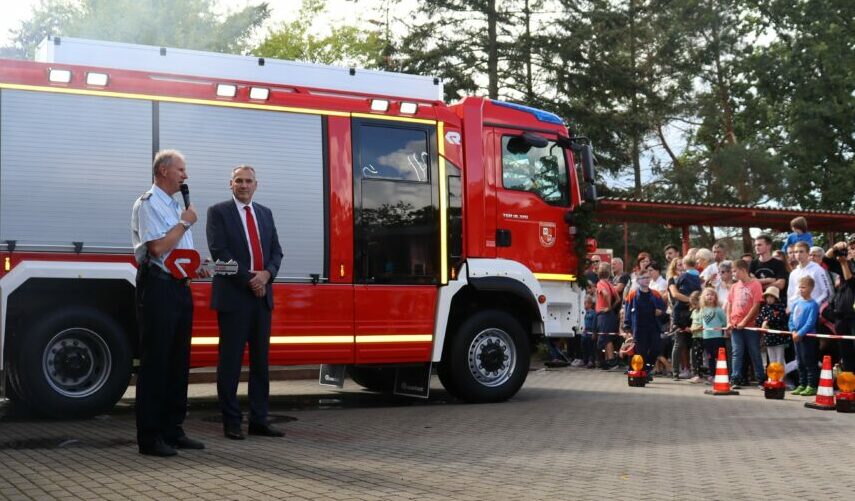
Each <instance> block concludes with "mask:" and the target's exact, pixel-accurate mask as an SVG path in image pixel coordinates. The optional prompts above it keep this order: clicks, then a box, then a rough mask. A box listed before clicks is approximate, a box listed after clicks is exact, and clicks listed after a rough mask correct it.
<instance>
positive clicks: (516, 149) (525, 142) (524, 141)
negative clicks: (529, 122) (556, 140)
mask: <svg viewBox="0 0 855 501" xmlns="http://www.w3.org/2000/svg"><path fill="white" fill-rule="evenodd" d="M548 145H549V141H547V140H546V138H545V137H543V136H538V135H537V134H532V133H531V132H523V133H522V135H520V136H514V137H512V138H511V140H510V141H508V151H509V152H511V153H528V152H529V150H531V148H532V147H534V148H546V147H547V146H548Z"/></svg>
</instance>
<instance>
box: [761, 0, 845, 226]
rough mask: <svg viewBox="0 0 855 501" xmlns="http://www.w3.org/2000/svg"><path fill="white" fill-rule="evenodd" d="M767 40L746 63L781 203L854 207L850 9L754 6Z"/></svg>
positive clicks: (822, 1)
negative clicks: (781, 180)
mask: <svg viewBox="0 0 855 501" xmlns="http://www.w3.org/2000/svg"><path fill="white" fill-rule="evenodd" d="M756 4H757V8H758V9H759V11H760V14H761V16H759V18H760V19H762V20H763V25H762V27H763V28H765V29H767V30H770V31H771V33H772V34H773V37H772V42H771V43H769V44H768V45H767V46H761V47H759V48H758V49H757V50H756V52H755V54H754V57H753V58H752V60H751V62H752V71H751V74H752V76H753V79H754V81H755V82H756V88H757V93H758V95H759V96H760V97H761V98H762V99H763V100H764V102H765V103H766V104H767V110H768V112H767V113H765V114H760V115H758V119H760V120H762V123H763V124H764V125H765V126H766V131H767V134H766V141H767V147H768V148H769V149H770V150H772V151H775V152H776V153H777V154H778V158H779V160H780V163H779V164H780V166H781V168H780V170H781V171H783V173H785V175H786V179H787V181H788V190H787V192H786V195H785V196H784V197H783V200H784V203H791V204H797V205H799V206H801V207H804V208H811V209H832V210H852V209H855V197H853V193H855V121H853V119H852V117H853V116H855V91H853V89H855V21H853V20H855V3H853V2H851V1H847V0H807V1H803V2H787V1H781V0H773V1H763V2H760V1H758V2H756Z"/></svg>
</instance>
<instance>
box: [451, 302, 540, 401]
mask: <svg viewBox="0 0 855 501" xmlns="http://www.w3.org/2000/svg"><path fill="white" fill-rule="evenodd" d="M448 348H449V349H448V351H447V352H446V357H445V358H446V360H443V369H442V371H438V372H439V374H440V375H441V376H440V378H441V379H440V380H441V381H442V380H443V379H445V380H447V382H446V381H443V385H444V386H445V387H446V389H447V390H448V391H449V393H451V394H452V395H454V396H456V397H457V398H460V399H461V400H465V401H467V402H473V403H485V402H501V401H504V400H507V399H509V398H511V397H512V396H514V395H515V394H516V393H517V391H519V389H520V387H522V385H523V383H524V382H525V378H526V377H527V376H528V366H529V358H530V354H529V341H528V336H527V335H526V333H525V331H524V330H523V328H522V326H520V324H519V322H518V321H517V320H516V319H515V318H514V317H512V316H511V315H509V314H507V313H505V312H503V311H499V310H485V311H480V312H478V313H476V314H474V315H473V316H472V317H470V318H469V319H467V320H466V321H464V322H463V323H462V324H461V325H460V328H459V329H458V330H457V332H456V333H455V335H454V337H453V338H452V339H451V344H450V345H449V347H448ZM443 372H446V374H445V376H442V373H443Z"/></svg>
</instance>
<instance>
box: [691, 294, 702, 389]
mask: <svg viewBox="0 0 855 501" xmlns="http://www.w3.org/2000/svg"><path fill="white" fill-rule="evenodd" d="M689 307H690V308H691V309H692V325H691V327H690V328H689V329H690V330H691V331H692V351H691V355H692V375H693V377H692V379H690V380H689V382H690V383H694V384H698V383H702V382H703V381H704V380H703V379H701V365H702V364H703V358H704V348H703V342H702V339H703V337H702V336H703V333H702V332H701V331H703V322H702V320H701V291H695V292H693V293H691V294H690V295H689Z"/></svg>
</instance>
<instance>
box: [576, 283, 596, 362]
mask: <svg viewBox="0 0 855 501" xmlns="http://www.w3.org/2000/svg"><path fill="white" fill-rule="evenodd" d="M596 330H597V310H595V309H594V298H593V296H585V332H583V333H582V363H581V364H576V367H583V366H584V367H587V368H589V369H593V368H594V363H595V362H596V361H597V360H596V356H595V353H594V332H596Z"/></svg>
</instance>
